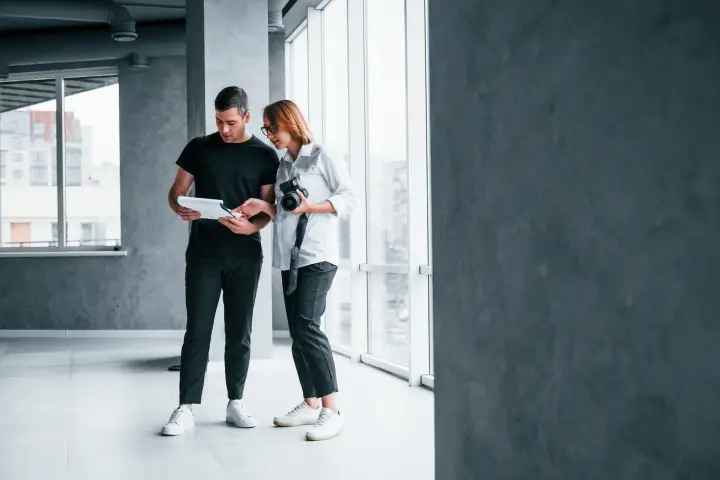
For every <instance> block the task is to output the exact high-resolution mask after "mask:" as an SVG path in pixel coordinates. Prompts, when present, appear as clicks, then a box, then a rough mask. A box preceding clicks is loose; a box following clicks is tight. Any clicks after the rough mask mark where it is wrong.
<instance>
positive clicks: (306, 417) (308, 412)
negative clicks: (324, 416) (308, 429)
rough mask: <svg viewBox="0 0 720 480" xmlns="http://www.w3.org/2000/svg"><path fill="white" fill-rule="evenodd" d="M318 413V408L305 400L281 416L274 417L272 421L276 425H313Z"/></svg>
mask: <svg viewBox="0 0 720 480" xmlns="http://www.w3.org/2000/svg"><path fill="white" fill-rule="evenodd" d="M318 415H320V409H319V408H312V407H311V406H310V405H308V404H307V403H305V402H302V403H300V404H298V405H297V406H296V407H295V408H293V409H292V410H290V411H289V412H287V413H286V414H285V415H283V416H281V417H275V419H274V420H273V423H274V424H275V425H276V426H278V427H299V426H300V425H315V423H316V422H317V420H318Z"/></svg>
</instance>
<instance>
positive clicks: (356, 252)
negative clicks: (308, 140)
mask: <svg viewBox="0 0 720 480" xmlns="http://www.w3.org/2000/svg"><path fill="white" fill-rule="evenodd" d="M347 18H348V70H349V71H348V100H349V109H348V111H349V115H350V119H349V125H350V136H349V143H350V177H351V178H352V182H353V186H354V187H355V190H356V192H357V196H358V209H357V211H355V212H354V213H353V215H352V218H351V223H350V237H351V238H352V241H351V242H350V243H351V247H350V249H351V250H350V257H351V259H352V265H353V269H352V276H351V278H350V285H351V291H352V298H351V309H352V326H351V332H352V348H351V358H352V359H353V361H356V362H359V361H360V357H361V355H363V354H365V353H367V352H368V345H369V342H368V300H369V299H368V285H367V281H368V279H367V274H366V273H365V272H361V271H360V269H359V266H360V265H364V264H366V263H367V216H366V212H365V205H366V204H367V195H366V183H367V168H366V167H367V135H366V130H367V125H366V122H367V113H366V112H367V108H366V107H367V101H366V76H365V0H348V8H347Z"/></svg>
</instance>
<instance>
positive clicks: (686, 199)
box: [429, 0, 720, 480]
mask: <svg viewBox="0 0 720 480" xmlns="http://www.w3.org/2000/svg"><path fill="white" fill-rule="evenodd" d="M452 3H453V5H452V8H450V6H449V5H446V2H443V1H440V0H430V5H429V8H430V10H429V35H430V41H429V49H430V53H429V66H430V91H431V93H430V103H431V105H430V108H431V150H432V195H433V198H432V210H433V211H432V215H433V258H434V277H433V283H434V321H435V325H434V339H435V372H436V382H435V396H436V407H435V408H436V418H435V422H436V434H437V438H436V441H435V445H436V453H437V456H436V467H437V478H439V479H453V480H465V479H473V480H474V479H480V478H486V479H493V480H500V479H534V480H542V479H553V480H555V479H573V480H574V479H583V480H595V479H597V480H607V479H613V480H623V479H651V478H652V479H654V480H661V479H662V480H665V479H681V478H682V479H711V478H720V443H718V438H720V408H719V407H718V398H720V369H719V368H718V365H720V357H719V356H718V345H720V322H719V321H718V320H719V319H720V294H719V292H720V290H719V288H720V287H719V286H720V135H718V132H720V88H718V85H720V8H718V5H717V2H714V1H710V0H693V1H680V0H667V1H659V2H644V1H640V0H608V1H605V2H596V1H592V0H553V1H551V0H535V1H526V0H522V1H521V0H503V1H499V0H495V1H491V0H485V1H483V0H457V1H455V2H452Z"/></svg>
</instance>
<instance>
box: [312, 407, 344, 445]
mask: <svg viewBox="0 0 720 480" xmlns="http://www.w3.org/2000/svg"><path fill="white" fill-rule="evenodd" d="M344 423H345V421H344V420H343V418H342V417H341V416H340V414H339V413H335V412H333V411H332V410H330V409H329V408H323V409H322V410H321V411H320V416H319V417H318V419H317V422H315V425H314V426H313V427H312V428H311V429H310V431H309V432H307V433H306V434H305V439H306V440H309V441H311V442H316V441H319V440H329V439H331V438H333V437H334V436H336V435H338V434H339V433H340V432H342V429H343V424H344Z"/></svg>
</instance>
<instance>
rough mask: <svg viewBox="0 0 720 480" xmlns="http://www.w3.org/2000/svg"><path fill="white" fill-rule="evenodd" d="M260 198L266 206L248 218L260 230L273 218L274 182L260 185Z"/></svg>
mask: <svg viewBox="0 0 720 480" xmlns="http://www.w3.org/2000/svg"><path fill="white" fill-rule="evenodd" d="M260 200H263V201H264V202H266V203H267V207H266V208H265V209H263V211H262V212H260V213H258V214H257V215H255V216H254V217H252V218H251V219H250V222H251V223H252V224H253V225H255V226H256V227H257V229H258V230H262V229H263V228H265V227H266V226H267V224H268V223H270V221H271V220H272V219H273V218H275V184H274V183H271V184H269V185H263V186H262V187H260Z"/></svg>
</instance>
